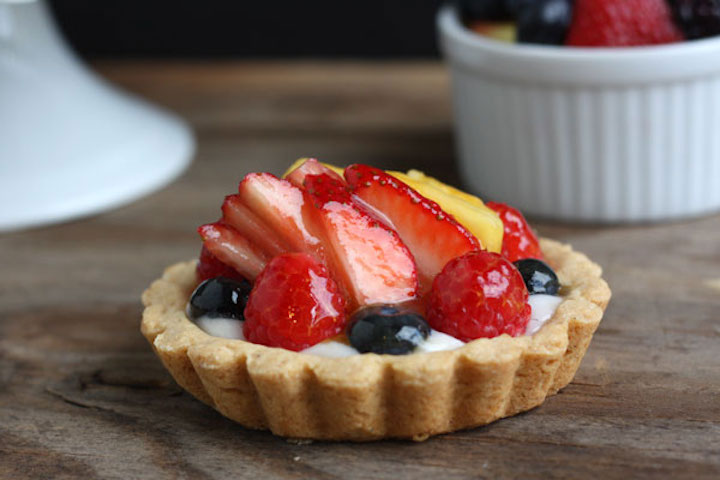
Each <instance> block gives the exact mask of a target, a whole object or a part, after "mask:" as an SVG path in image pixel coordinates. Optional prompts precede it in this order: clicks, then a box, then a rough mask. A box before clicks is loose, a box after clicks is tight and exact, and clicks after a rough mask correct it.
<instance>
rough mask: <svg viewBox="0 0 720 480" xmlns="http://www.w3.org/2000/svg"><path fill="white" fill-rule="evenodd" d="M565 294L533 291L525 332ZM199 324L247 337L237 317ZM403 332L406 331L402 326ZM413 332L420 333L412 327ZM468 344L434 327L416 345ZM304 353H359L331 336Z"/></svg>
mask: <svg viewBox="0 0 720 480" xmlns="http://www.w3.org/2000/svg"><path fill="white" fill-rule="evenodd" d="M562 301H563V299H562V297H557V296H555V295H540V294H536V295H530V297H529V299H528V303H529V304H530V308H531V309H532V313H531V316H530V322H529V323H528V326H527V329H526V330H525V335H533V334H534V333H536V332H537V331H538V330H540V328H541V327H542V326H543V325H544V324H545V322H547V321H548V320H550V319H551V318H552V316H553V315H554V314H555V310H557V307H558V306H559V305H560V303H562ZM195 323H196V324H197V325H198V327H200V328H201V329H203V330H204V331H205V332H207V333H208V334H210V335H212V336H214V337H222V338H232V339H236V340H245V336H244V335H243V322H241V321H238V320H235V319H233V318H211V317H207V316H203V317H200V318H198V319H197V321H196V322H195ZM400 333H401V334H402V333H403V331H402V330H401V331H400ZM408 333H409V334H417V332H416V331H415V330H414V329H412V331H411V332H408ZM463 345H465V342H463V341H462V340H458V339H457V338H455V337H452V336H450V335H447V334H445V333H442V332H438V331H437V330H431V331H430V335H428V338H426V339H425V340H423V341H421V342H420V344H419V345H418V346H417V348H416V349H415V351H416V352H441V351H446V350H455V349H456V348H460V347H462V346H463ZM300 353H305V354H308V355H317V356H319V357H330V358H341V357H349V356H351V355H356V354H359V353H360V352H358V351H357V350H356V349H355V348H353V347H351V346H350V345H346V344H344V343H342V342H338V341H335V340H329V341H326V342H321V343H318V344H317V345H313V346H312V347H309V348H306V349H305V350H301V351H300Z"/></svg>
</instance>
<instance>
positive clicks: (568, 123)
mask: <svg viewBox="0 0 720 480" xmlns="http://www.w3.org/2000/svg"><path fill="white" fill-rule="evenodd" d="M441 35H443V33H442V31H441ZM453 41H454V40H453V38H447V35H446V38H445V39H444V45H445V46H444V50H445V52H446V56H447V58H448V63H449V67H450V72H451V77H452V90H453V99H454V114H455V133H456V139H457V145H458V153H459V157H460V165H461V170H462V173H463V178H464V180H465V182H466V183H467V184H468V186H469V187H470V188H471V189H472V190H474V191H475V192H476V193H480V194H481V195H482V196H483V197H484V198H488V199H492V200H499V201H504V202H509V203H511V204H513V205H515V206H517V207H518V208H520V209H521V210H522V211H523V212H525V213H526V214H530V215H535V216H540V217H546V218H555V219H562V220H577V221H595V222H598V221H599V222H627V221H657V220H667V219H675V218H682V217H687V216H695V215H700V214H703V213H708V212H712V211H715V210H720V62H719V61H717V58H720V57H718V56H715V57H713V58H709V59H708V61H714V62H715V63H716V64H717V65H718V68H717V69H716V71H712V70H710V71H708V69H707V68H703V70H702V72H700V73H699V74H698V75H696V76H693V75H690V74H684V75H682V76H678V77H677V78H667V79H664V80H663V81H657V79H655V78H653V73H652V72H648V78H647V79H646V81H639V80H638V79H637V78H633V79H632V81H628V82H626V83H623V82H622V81H620V79H621V73H619V72H617V71H613V72H608V73H609V74H608V79H607V81H604V80H603V79H598V80H596V81H592V82H591V81H588V79H586V78H583V79H578V78H577V72H574V73H573V75H574V77H573V78H570V77H568V79H567V81H562V79H561V75H560V74H559V73H558V72H557V71H556V72H553V74H552V75H550V74H548V73H542V74H540V73H538V76H541V77H543V78H542V80H539V81H536V80H534V76H533V72H538V71H539V69H538V60H537V58H533V59H532V62H533V65H532V67H530V66H529V67H528V71H527V75H521V74H519V72H518V62H517V56H516V57H515V58H514V59H513V60H512V62H514V64H513V71H512V72H510V71H508V72H503V71H502V67H503V63H502V59H500V60H498V56H499V55H498V50H497V49H495V50H493V51H492V55H493V58H492V65H489V63H490V62H486V61H485V60H487V59H486V58H485V57H483V56H482V53H483V52H479V55H478V61H477V64H473V62H474V60H475V58H474V57H472V54H473V53H475V52H473V48H475V47H474V46H472V45H470V46H469V45H468V44H467V43H465V44H462V45H454V44H453ZM454 48H455V50H454ZM482 48H483V47H482V45H480V46H478V49H479V50H482ZM454 52H458V54H457V55H454ZM576 55H577V54H576ZM586 55H588V56H589V55H593V53H592V52H587V53H586ZM603 55H604V59H603V62H604V63H606V64H607V63H608V58H607V51H605V53H604V54H603ZM675 57H677V54H676V53H675ZM560 59H561V58H557V57H554V58H553V59H552V60H553V61H554V68H558V65H559V66H560V68H561V67H562V63H561V62H558V60H560ZM583 60H587V57H586V58H584V59H583ZM611 60H612V59H610V63H609V65H612V61H611ZM660 61H661V60H658V62H660ZM673 61H677V58H674V59H673ZM693 61H694V62H695V63H697V58H695V59H694V60H693ZM571 63H572V60H571V59H569V60H568V64H569V65H570V64H571ZM663 74H666V72H663ZM634 76H635V77H637V72H635V74H634ZM610 77H612V78H610ZM619 77H620V79H619Z"/></svg>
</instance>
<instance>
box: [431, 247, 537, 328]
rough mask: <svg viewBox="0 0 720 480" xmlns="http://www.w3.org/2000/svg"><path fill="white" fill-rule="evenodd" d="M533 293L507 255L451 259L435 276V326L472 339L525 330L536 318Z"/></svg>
mask: <svg viewBox="0 0 720 480" xmlns="http://www.w3.org/2000/svg"><path fill="white" fill-rule="evenodd" d="M527 300H528V291H527V288H526V287H525V282H524V281H523V278H522V275H520V272H518V270H517V269H516V268H515V267H514V266H513V264H512V263H510V262H509V261H508V260H507V259H506V258H503V257H502V256H501V255H498V254H497V253H491V252H486V251H478V252H470V253H468V254H466V255H463V256H462V257H458V258H456V259H454V260H451V261H450V263H448V264H447V265H446V266H445V268H443V270H442V272H440V274H439V275H438V276H437V277H435V281H434V282H433V287H432V290H431V291H430V296H429V299H428V309H427V319H428V322H429V323H430V326H431V327H432V328H434V329H435V330H439V331H441V332H443V333H447V334H448V335H452V336H453V337H455V338H458V339H460V340H463V341H465V342H469V341H471V340H474V339H476V338H492V337H496V336H498V335H502V334H504V333H506V334H508V335H511V336H517V335H522V334H524V333H525V329H526V327H527V324H528V322H529V321H530V311H531V308H530V305H529V304H528V303H527Z"/></svg>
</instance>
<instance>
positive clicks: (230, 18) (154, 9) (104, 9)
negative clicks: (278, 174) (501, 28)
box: [50, 0, 442, 58]
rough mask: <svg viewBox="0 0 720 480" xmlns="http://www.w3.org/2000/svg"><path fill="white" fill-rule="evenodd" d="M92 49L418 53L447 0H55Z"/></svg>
mask: <svg viewBox="0 0 720 480" xmlns="http://www.w3.org/2000/svg"><path fill="white" fill-rule="evenodd" d="M50 3H51V6H52V8H53V11H54V12H55V16H56V18H57V20H58V23H59V24H60V27H61V29H62V30H63V32H64V33H65V35H66V37H67V38H68V39H69V40H70V42H71V43H72V44H73V46H74V47H75V48H76V49H77V50H78V51H79V52H80V54H82V55H84V56H90V57H101V58H104V57H133V58H142V57H180V58H198V57H209V58H222V57H226V58H227V57H241V58H248V57H250V58H268V57H269V58H272V57H286V58H287V57H320V58H322V57H354V58H417V57H420V58H422V57H432V56H435V55H436V54H437V49H436V45H435V25H434V16H435V12H436V10H437V8H438V7H439V6H440V4H441V3H442V0H415V1H413V0H386V1H381V0H364V1H349V0H334V1H333V0H321V1H293V0H284V1H278V0H275V1H263V0H209V1H189V0H175V1H172V0H127V1H121V0H109V1H108V0H51V2H50Z"/></svg>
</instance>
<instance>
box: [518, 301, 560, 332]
mask: <svg viewBox="0 0 720 480" xmlns="http://www.w3.org/2000/svg"><path fill="white" fill-rule="evenodd" d="M562 301H563V299H562V297H557V296H555V295H544V294H539V293H537V294H535V295H530V298H529V299H528V303H529V304H530V308H532V314H531V315H530V322H528V326H527V329H526V330H525V335H533V334H534V333H536V332H537V331H538V330H540V328H541V327H542V326H543V325H545V322H547V321H548V320H550V319H551V318H552V316H553V315H555V310H557V308H558V306H559V305H560V304H561V303H562Z"/></svg>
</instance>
